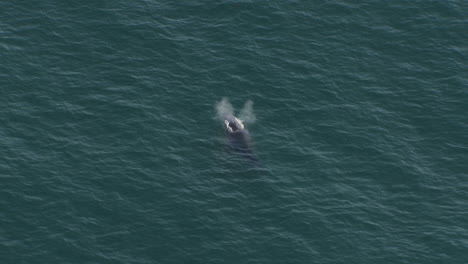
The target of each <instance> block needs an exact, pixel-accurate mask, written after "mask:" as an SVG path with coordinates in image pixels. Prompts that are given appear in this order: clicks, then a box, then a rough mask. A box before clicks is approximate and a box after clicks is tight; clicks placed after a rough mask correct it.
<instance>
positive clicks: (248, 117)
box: [239, 100, 256, 124]
mask: <svg viewBox="0 0 468 264" xmlns="http://www.w3.org/2000/svg"><path fill="white" fill-rule="evenodd" d="M239 118H240V119H241V120H242V121H244V122H245V123H249V124H252V123H255V120H256V117H255V114H254V112H253V102H252V100H248V101H247V102H245V104H244V107H243V108H242V110H241V112H240V114H239Z"/></svg>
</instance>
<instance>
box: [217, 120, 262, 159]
mask: <svg viewBox="0 0 468 264" xmlns="http://www.w3.org/2000/svg"><path fill="white" fill-rule="evenodd" d="M223 120H224V123H223V126H224V132H225V134H226V136H227V138H228V139H229V145H230V147H231V149H232V150H233V151H235V152H237V153H239V154H240V155H241V156H244V157H245V158H247V159H249V160H251V161H255V162H256V161H257V158H256V157H255V155H254V153H253V151H252V143H251V142H252V141H251V137H250V134H249V131H248V130H247V129H246V128H245V126H244V124H243V123H242V121H241V120H240V119H238V118H237V117H235V116H234V115H232V114H226V115H224V117H223Z"/></svg>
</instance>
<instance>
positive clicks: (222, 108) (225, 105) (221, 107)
mask: <svg viewBox="0 0 468 264" xmlns="http://www.w3.org/2000/svg"><path fill="white" fill-rule="evenodd" d="M216 112H217V114H218V118H219V119H220V120H223V118H224V116H225V115H227V114H231V115H234V108H232V105H231V103H230V102H229V100H228V99H227V98H223V100H221V101H220V102H218V103H216Z"/></svg>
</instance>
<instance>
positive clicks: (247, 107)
mask: <svg viewBox="0 0 468 264" xmlns="http://www.w3.org/2000/svg"><path fill="white" fill-rule="evenodd" d="M216 113H217V114H218V118H219V119H220V120H223V119H224V116H225V115H227V114H230V115H234V108H233V107H232V105H231V103H230V102H229V100H228V99H227V98H223V100H221V101H220V102H218V103H216ZM239 119H240V120H242V121H243V122H245V123H249V124H252V123H254V122H255V120H256V118H255V114H254V112H253V102H252V101H251V100H248V101H247V102H245V104H244V107H243V108H242V110H241V111H240V113H239Z"/></svg>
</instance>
